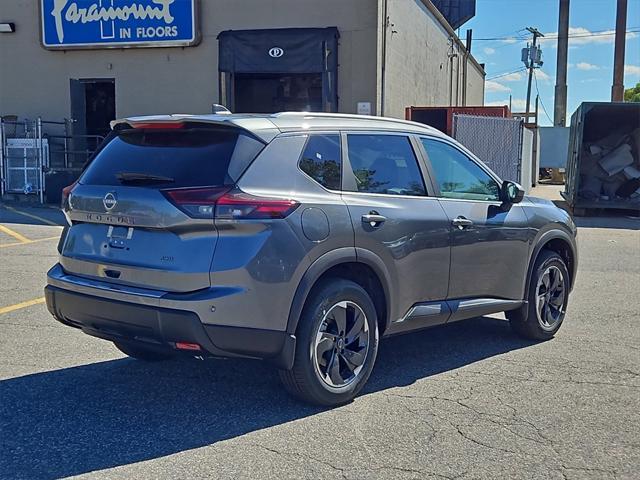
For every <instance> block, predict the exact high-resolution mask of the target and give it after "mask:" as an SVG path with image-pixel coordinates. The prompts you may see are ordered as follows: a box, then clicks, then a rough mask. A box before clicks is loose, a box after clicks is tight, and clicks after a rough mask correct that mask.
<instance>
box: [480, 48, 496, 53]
mask: <svg viewBox="0 0 640 480" xmlns="http://www.w3.org/2000/svg"><path fill="white" fill-rule="evenodd" d="M482 51H483V52H484V53H485V55H493V54H494V53H496V49H495V48H491V47H484V48H483V49H482Z"/></svg>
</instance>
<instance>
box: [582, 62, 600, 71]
mask: <svg viewBox="0 0 640 480" xmlns="http://www.w3.org/2000/svg"><path fill="white" fill-rule="evenodd" d="M576 68H577V69H578V70H585V71H586V70H600V67H599V66H597V65H594V64H593V63H587V62H580V63H577V64H576Z"/></svg>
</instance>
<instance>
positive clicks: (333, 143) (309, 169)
mask: <svg viewBox="0 0 640 480" xmlns="http://www.w3.org/2000/svg"><path fill="white" fill-rule="evenodd" d="M341 166H342V160H341V158H340V135H337V134H336V135H310V136H309V139H308V140H307V145H306V146H305V147H304V152H302V158H301V159H300V169H301V170H302V171H303V172H305V173H306V174H307V175H309V176H310V177H311V178H313V179H314V180H315V181H316V182H318V183H319V184H320V185H322V186H324V187H325V188H329V189H331V190H340V170H341Z"/></svg>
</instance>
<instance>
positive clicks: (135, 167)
mask: <svg viewBox="0 0 640 480" xmlns="http://www.w3.org/2000/svg"><path fill="white" fill-rule="evenodd" d="M117 129H118V130H117V131H114V132H112V134H111V135H110V136H109V138H108V139H107V141H106V143H105V145H104V146H103V147H102V148H101V150H100V151H99V152H98V153H97V154H96V156H95V157H94V158H93V160H92V161H91V163H90V164H89V165H88V166H87V167H86V169H85V171H84V172H83V174H82V175H81V176H80V179H79V180H78V182H77V184H76V185H75V186H74V187H73V188H72V189H71V192H70V194H69V196H68V198H67V199H65V200H64V203H65V205H64V208H65V213H66V215H67V218H68V220H69V221H70V222H71V227H70V228H68V230H67V233H66V237H65V238H64V240H63V243H62V249H61V260H60V263H61V265H62V267H63V269H64V270H65V271H66V272H68V273H72V274H75V275H78V276H83V277H88V278H94V279H100V280H103V281H106V282H111V283H114V284H122V285H133V286H138V287H145V288H151V289H157V290H163V291H170V292H190V291H195V290H199V289H203V288H207V287H209V286H210V285H211V282H210V275H209V272H210V268H211V263H212V259H213V255H214V251H215V247H216V242H217V238H218V233H217V231H216V227H215V224H214V218H213V216H214V208H213V204H214V202H215V198H217V196H218V195H219V192H222V191H226V190H227V189H228V188H230V187H231V186H232V185H233V184H234V183H235V182H236V181H237V179H238V177H239V176H240V175H241V174H242V172H243V171H244V169H245V168H246V167H247V166H248V165H249V163H250V162H251V161H252V160H253V159H254V158H255V157H256V156H257V154H258V153H259V152H260V150H261V149H262V148H263V147H264V144H263V143H262V142H260V141H259V140H257V139H256V138H254V137H252V136H250V134H248V133H247V132H245V131H243V130H241V129H237V128H232V127H222V126H216V125H208V124H202V123H194V122H186V123H184V122H180V123H148V124H138V125H136V128H132V126H131V125H127V124H124V125H118V126H117ZM194 193H195V196H196V197H197V198H198V202H197V205H191V204H190V198H192V197H194ZM209 198H211V201H208V199H209Z"/></svg>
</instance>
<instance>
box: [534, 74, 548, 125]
mask: <svg viewBox="0 0 640 480" xmlns="http://www.w3.org/2000/svg"><path fill="white" fill-rule="evenodd" d="M533 79H534V80H535V82H536V92H537V93H538V98H539V99H540V105H542V111H544V114H545V115H546V116H547V119H548V120H549V122H550V123H551V125H553V120H551V117H550V116H549V114H548V113H547V108H546V107H545V106H544V102H543V101H542V96H541V95H540V90H539V89H538V76H537V75H536V71H535V70H534V71H533Z"/></svg>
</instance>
